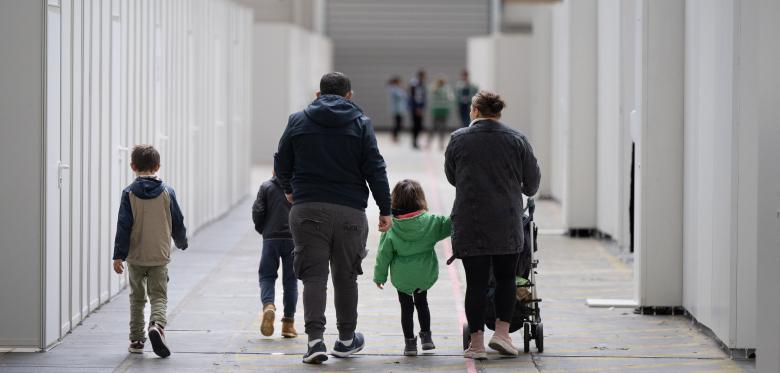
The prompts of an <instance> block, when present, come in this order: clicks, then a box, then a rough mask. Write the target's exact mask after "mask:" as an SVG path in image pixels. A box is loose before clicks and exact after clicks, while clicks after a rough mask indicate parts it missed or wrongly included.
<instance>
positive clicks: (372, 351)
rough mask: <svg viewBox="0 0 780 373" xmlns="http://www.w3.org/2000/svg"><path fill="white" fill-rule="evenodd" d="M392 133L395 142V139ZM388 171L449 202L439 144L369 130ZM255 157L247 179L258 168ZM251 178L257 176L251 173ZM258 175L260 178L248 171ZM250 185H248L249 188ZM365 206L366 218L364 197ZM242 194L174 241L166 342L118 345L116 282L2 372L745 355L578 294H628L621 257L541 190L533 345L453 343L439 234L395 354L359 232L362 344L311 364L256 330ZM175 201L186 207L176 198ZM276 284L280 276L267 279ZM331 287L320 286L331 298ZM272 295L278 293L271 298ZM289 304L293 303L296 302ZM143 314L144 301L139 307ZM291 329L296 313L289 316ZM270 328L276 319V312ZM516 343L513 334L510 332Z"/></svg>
mask: <svg viewBox="0 0 780 373" xmlns="http://www.w3.org/2000/svg"><path fill="white" fill-rule="evenodd" d="M404 145H405V144H404ZM381 148H382V151H383V153H384V154H385V158H386V160H387V163H388V165H389V172H390V182H391V183H395V182H396V181H398V180H400V179H402V178H414V179H417V180H419V181H421V182H422V183H423V186H424V188H425V191H426V194H427V197H428V200H429V205H430V208H431V210H432V211H433V212H439V213H448V212H449V209H450V206H451V205H452V201H453V199H454V189H453V188H452V187H450V186H449V184H447V182H446V179H445V178H444V175H443V171H442V165H443V156H442V154H441V153H440V152H438V151H422V152H413V151H411V150H408V148H407V147H405V146H399V145H395V144H392V143H391V142H389V141H388V140H387V139H386V138H384V137H382V138H381ZM269 174H270V171H269V168H268V167H264V168H258V169H257V170H256V175H255V180H257V181H259V180H261V179H264V178H265V176H266V175H269ZM256 184H257V183H256ZM257 185H259V184H257ZM253 193H254V191H253ZM369 205H370V206H369V209H368V211H367V213H368V216H369V222H370V224H371V225H372V226H374V225H375V224H376V215H377V209H376V207H375V206H373V202H370V203H369ZM250 206H251V200H250V199H247V200H245V201H244V202H242V203H241V204H240V205H239V206H237V207H236V208H235V209H234V210H233V211H232V212H230V213H229V214H228V215H227V216H225V217H224V218H223V219H222V220H219V221H217V222H215V223H213V224H211V225H209V226H207V227H206V228H204V229H202V230H201V231H199V232H197V233H196V234H195V236H194V237H193V238H192V239H191V242H190V249H189V250H187V251H186V252H176V253H175V256H174V258H173V261H172V264H171V265H170V277H171V282H170V285H169V291H170V294H169V316H168V318H169V324H168V328H167V329H166V334H167V336H168V341H169V344H170V345H171V348H172V351H173V355H172V356H171V357H170V358H168V359H159V358H157V357H156V355H154V353H152V352H151V348H150V346H149V345H147V352H146V353H144V354H143V355H134V354H133V355H131V354H128V353H127V352H126V348H127V343H128V342H127V332H128V330H127V323H128V299H127V292H123V293H121V294H120V295H119V296H117V297H116V298H115V299H114V300H112V301H111V302H110V303H108V304H106V305H104V306H103V307H102V308H100V309H99V310H98V311H96V312H95V313H93V314H92V315H91V316H89V317H88V318H87V319H86V320H85V321H84V322H83V324H82V325H81V326H79V327H78V328H77V329H76V330H75V331H74V332H73V333H72V334H71V335H69V336H67V337H66V338H65V339H64V340H63V341H62V343H61V344H59V345H57V346H56V347H54V348H52V349H51V350H50V351H48V352H45V353H6V354H2V355H0V371H1V372H108V371H118V372H146V371H149V372H152V371H155V372H167V371H178V372H185V371H186V372H189V371H214V372H223V371H268V372H274V371H286V372H294V371H328V372H330V371H356V372H366V371H376V372H401V371H464V370H466V371H471V372H475V371H484V372H488V371H489V372H526V371H528V372H539V371H542V372H623V371H632V372H633V371H636V372H741V371H747V372H752V371H754V370H755V368H754V363H753V362H752V361H747V362H744V361H733V360H731V359H729V358H728V356H727V355H726V354H724V353H723V352H722V351H721V350H720V349H719V348H718V346H717V344H716V343H715V342H714V341H713V340H711V339H710V338H708V337H707V336H705V335H703V334H702V333H700V332H699V331H698V330H697V329H696V328H695V327H694V326H693V325H692V324H691V322H690V321H689V320H688V319H687V318H685V317H682V316H640V315H635V314H634V313H633V312H632V310H630V309H592V308H588V307H586V306H585V299H586V298H626V299H628V298H631V297H632V292H633V282H632V276H633V273H632V270H631V268H630V267H629V266H627V265H625V264H624V263H623V262H622V261H620V260H618V259H617V258H616V257H614V256H613V255H612V254H610V253H609V252H608V251H607V250H606V248H605V246H604V245H602V244H601V243H600V242H599V241H596V240H590V239H570V238H567V237H563V236H560V235H556V234H555V233H556V232H558V231H559V230H560V229H561V228H562V227H563V224H562V223H561V217H560V211H559V208H558V206H557V205H555V204H554V203H552V202H542V203H540V204H539V209H538V211H537V222H538V224H539V225H540V229H541V230H542V232H546V233H547V234H544V235H542V236H540V238H539V247H540V250H539V252H538V255H537V256H538V259H540V261H541V265H540V268H539V275H538V283H539V291H540V295H541V297H542V298H543V299H544V301H543V303H542V318H543V320H544V326H545V352H544V353H542V354H539V353H536V352H535V350H533V348H532V351H533V352H532V353H531V354H523V355H521V356H520V357H518V358H511V359H507V358H499V357H498V356H497V355H491V356H490V359H489V360H487V361H484V362H477V363H474V362H472V361H470V360H465V359H463V357H462V349H461V334H460V325H461V324H460V323H461V322H462V321H463V320H464V319H465V317H464V313H463V294H464V291H465V278H464V275H463V273H462V266H461V265H460V262H455V263H454V264H453V265H451V266H446V265H445V264H444V262H445V260H446V258H447V257H448V256H449V251H450V248H449V241H444V242H442V243H441V244H440V245H439V246H438V248H437V250H438V252H439V258H440V262H441V269H440V275H439V282H438V283H437V284H436V286H435V287H434V288H433V289H432V290H431V291H430V292H429V302H430V306H431V312H432V316H433V325H432V331H433V335H434V340H435V342H436V345H437V347H438V349H437V350H435V352H434V353H432V354H426V355H424V356H418V357H404V356H402V354H401V351H402V348H403V337H402V334H401V327H400V314H399V306H398V304H397V298H396V296H395V292H394V290H393V289H392V288H390V289H385V290H383V291H382V290H378V289H376V287H375V286H374V285H373V283H372V282H371V279H372V272H373V263H374V254H375V252H376V250H375V248H376V247H377V242H378V238H379V234H378V233H377V232H375V231H373V232H372V233H371V235H370V236H369V241H368V245H367V246H368V248H369V249H370V250H371V252H370V254H369V257H368V258H367V259H366V261H365V262H364V265H363V268H364V271H365V275H364V276H362V277H361V278H360V280H359V281H360V291H361V293H360V294H361V298H360V304H359V307H358V310H359V313H360V318H359V324H358V330H359V331H362V332H363V333H364V334H365V336H366V341H367V342H366V348H365V350H363V352H361V353H360V354H358V355H356V356H354V357H353V358H350V359H342V360H339V359H335V358H331V359H330V360H329V361H328V362H327V363H326V364H324V365H323V366H307V365H303V364H302V363H301V362H300V359H301V354H302V353H303V351H304V349H305V337H299V338H296V339H282V338H281V337H279V336H278V330H277V335H276V336H274V337H272V338H265V337H262V336H261V335H260V333H259V320H258V311H259V307H260V305H259V299H258V294H259V291H258V287H257V263H258V260H259V248H260V246H261V238H260V237H259V236H258V235H257V234H256V233H255V232H254V231H253V228H252V224H251V221H250ZM185 213H186V211H185ZM277 287H278V290H277V297H279V294H280V293H281V284H280V283H279V284H277ZM331 299H332V298H331ZM278 303H281V302H278ZM300 307H301V306H300V304H299V315H300V314H301V313H300V311H301V308H300ZM147 314H148V311H147ZM327 318H328V320H329V329H328V333H327V334H326V342H327V344H328V346H329V347H330V346H332V343H333V342H334V341H335V338H336V335H335V315H334V313H333V310H332V306H330V305H329V309H328V314H327ZM296 324H297V328H298V330H299V331H302V330H303V320H302V319H301V318H298V319H297V320H296ZM277 328H278V325H277ZM514 338H515V344H517V345H522V335H521V334H520V333H516V334H515V335H514Z"/></svg>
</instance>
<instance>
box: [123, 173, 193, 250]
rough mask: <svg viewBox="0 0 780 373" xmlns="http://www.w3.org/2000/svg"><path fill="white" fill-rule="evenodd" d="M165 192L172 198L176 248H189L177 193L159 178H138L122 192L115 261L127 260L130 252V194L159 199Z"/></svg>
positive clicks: (131, 218) (131, 214) (131, 215)
mask: <svg viewBox="0 0 780 373" xmlns="http://www.w3.org/2000/svg"><path fill="white" fill-rule="evenodd" d="M163 191H167V192H168V195H169V196H170V200H171V202H170V209H171V223H172V224H171V225H172V227H171V237H173V242H174V244H176V247H178V248H180V249H182V250H185V249H186V248H187V245H188V244H187V228H186V227H185V226H184V216H183V215H182V213H181V209H180V208H179V203H178V202H177V201H176V192H174V190H173V188H172V187H171V186H170V185H167V184H165V183H163V181H162V180H160V179H158V178H157V177H137V178H136V179H135V181H133V183H132V184H130V186H128V187H127V188H125V190H123V191H122V202H121V204H120V205H119V218H118V220H117V226H116V239H115V241H114V259H120V260H125V259H127V255H128V253H129V251H130V234H131V233H132V230H133V211H132V207H131V206H130V193H133V195H134V196H136V197H138V198H140V199H153V198H157V197H158V196H159V195H160V194H162V192H163Z"/></svg>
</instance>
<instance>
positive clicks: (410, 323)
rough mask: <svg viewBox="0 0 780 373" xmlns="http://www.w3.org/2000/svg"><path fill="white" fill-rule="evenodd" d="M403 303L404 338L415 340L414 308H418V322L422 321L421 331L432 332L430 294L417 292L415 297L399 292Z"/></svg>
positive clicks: (402, 324) (399, 299)
mask: <svg viewBox="0 0 780 373" xmlns="http://www.w3.org/2000/svg"><path fill="white" fill-rule="evenodd" d="M398 301H399V302H400V303H401V327H402V328H403V330H404V338H406V339H411V338H414V308H415V307H417V320H418V321H420V331H421V332H430V331H431V311H430V310H429V309H428V292H427V291H421V292H415V293H414V295H409V294H406V293H402V292H400V291H399V292H398Z"/></svg>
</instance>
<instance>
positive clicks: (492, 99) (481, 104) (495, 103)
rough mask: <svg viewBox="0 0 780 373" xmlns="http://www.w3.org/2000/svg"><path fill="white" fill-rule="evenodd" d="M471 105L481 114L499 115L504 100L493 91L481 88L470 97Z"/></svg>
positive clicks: (487, 115) (503, 105) (502, 108)
mask: <svg viewBox="0 0 780 373" xmlns="http://www.w3.org/2000/svg"><path fill="white" fill-rule="evenodd" d="M471 105H473V106H474V107H475V108H476V109H477V110H479V113H480V114H481V115H482V116H485V117H500V116H501V110H504V108H505V107H506V102H504V100H503V99H502V98H501V96H499V95H498V94H497V93H495V92H491V91H486V90H481V91H479V92H477V94H476V95H474V97H473V98H472V99H471Z"/></svg>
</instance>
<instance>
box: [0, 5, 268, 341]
mask: <svg viewBox="0 0 780 373" xmlns="http://www.w3.org/2000/svg"><path fill="white" fill-rule="evenodd" d="M30 3H33V2H30ZM5 6H10V5H8V4H4V7H5ZM18 7H19V8H21V6H18ZM5 10H10V11H14V10H16V9H5V8H3V13H5V14H7V13H6V12H5ZM42 14H46V17H45V19H44V20H43V22H42V23H41V24H40V25H37V27H40V28H41V29H42V30H47V32H48V33H47V34H46V35H45V38H44V39H43V40H41V45H45V49H44V50H45V56H46V60H45V64H44V67H45V72H46V79H45V84H44V87H43V97H44V99H45V103H46V105H45V106H42V107H40V108H39V109H40V110H43V112H44V118H45V121H39V122H37V123H35V125H37V126H39V130H38V133H39V134H40V135H41V136H43V144H45V146H44V147H43V149H42V152H43V154H45V161H43V162H41V163H40V167H41V169H43V170H45V177H44V178H43V179H44V180H43V183H42V184H43V185H45V187H44V189H45V190H44V192H43V193H44V195H45V208H42V209H40V210H39V211H38V212H37V213H38V214H39V216H40V219H43V221H44V222H45V224H44V227H43V229H42V230H41V231H40V232H45V234H44V236H45V242H44V243H43V244H42V245H36V244H35V240H25V241H20V243H19V244H23V245H25V246H26V247H25V248H24V249H25V250H29V251H33V252H34V251H39V252H41V253H42V256H43V257H42V258H41V260H40V261H39V262H34V261H33V262H31V261H27V260H24V258H23V257H14V256H11V255H8V254H7V253H6V251H5V250H3V253H2V254H0V255H3V257H2V260H0V261H2V262H3V263H4V264H7V265H12V267H11V269H9V270H6V268H5V267H3V273H2V276H3V277H2V280H3V282H4V283H8V282H11V281H14V282H16V281H18V279H21V277H19V274H20V273H27V274H35V276H37V277H39V278H40V279H42V285H41V286H37V287H35V290H36V291H29V290H30V289H26V290H25V291H24V292H21V291H22V289H15V288H13V289H8V288H7V287H6V289H4V293H3V299H20V302H21V301H22V299H26V298H37V299H39V301H38V307H30V308H26V309H24V310H14V309H6V308H5V306H3V309H2V314H3V318H4V319H5V322H3V323H2V324H0V335H2V336H3V339H2V340H0V344H2V345H4V346H14V347H33V348H36V347H37V348H45V347H46V346H49V345H51V344H52V343H54V342H56V341H57V340H58V339H60V338H62V337H63V336H64V335H65V334H66V333H67V332H68V331H70V330H71V329H72V328H74V327H75V326H76V325H78V323H79V322H80V321H81V320H82V319H83V318H84V317H86V316H87V315H88V314H89V313H90V312H92V311H94V310H95V309H96V308H98V307H99V306H100V305H101V304H102V303H105V302H107V301H108V300H109V299H110V298H111V297H112V296H113V295H115V294H117V293H118V292H119V291H120V289H121V288H122V287H123V286H124V285H125V282H126V280H125V278H124V277H122V276H117V275H115V274H114V273H113V272H112V270H111V258H112V254H113V241H114V232H115V225H116V216H117V209H118V205H119V201H120V193H121V191H122V188H124V187H125V186H126V185H128V184H129V183H130V182H132V180H133V178H134V176H133V174H132V172H131V170H130V168H129V152H130V150H131V148H132V146H133V145H135V144H139V143H148V144H153V145H154V146H155V147H156V148H157V149H159V151H160V153H161V157H162V167H161V169H160V173H159V175H160V176H161V177H162V178H163V180H165V181H166V182H167V183H169V184H171V185H172V186H173V187H174V188H175V189H176V192H177V197H178V199H179V203H180V204H181V207H182V211H183V212H184V215H185V219H186V221H185V223H186V225H187V227H188V230H189V231H188V232H189V233H190V235H191V234H192V232H194V231H196V230H197V229H198V228H199V227H201V226H203V225H204V224H205V223H207V222H209V221H211V220H213V219H215V218H217V217H219V216H220V215H221V214H223V213H225V212H227V211H228V210H229V209H230V208H231V207H232V206H233V205H234V204H235V203H236V202H238V201H239V200H240V199H241V198H242V197H244V196H245V195H246V194H247V192H248V187H249V179H248V175H249V168H250V152H249V145H250V144H249V133H250V132H249V131H250V128H249V126H250V123H251V118H252V111H251V106H250V105H251V103H252V101H251V100H252V90H251V71H252V65H251V63H252V57H253V56H252V53H251V50H252V43H251V41H252V37H253V35H252V20H253V15H252V12H251V11H249V10H246V9H245V8H243V7H240V6H237V5H235V4H234V3H232V2H230V1H226V0H193V1H183V0H178V1H166V2H159V1H152V0H139V1H134V0H113V1H110V0H49V1H48V3H47V5H46V9H45V12H42ZM6 38H8V37H6ZM27 40H28V42H29V40H34V39H33V38H30V37H29V36H28V39H27ZM39 74H40V72H39ZM25 84H27V83H25ZM4 88H5V87H4ZM4 97H5V96H4ZM4 133H5V132H4ZM31 140H33V139H30V138H21V137H13V136H11V137H8V136H4V137H3V145H5V144H6V143H7V142H22V143H23V142H25V141H27V142H30V141H31ZM6 159H7V158H6ZM24 164H25V165H27V166H28V167H29V165H30V164H32V163H30V161H28V160H25V162H24ZM4 171H6V170H4ZM10 173H14V174H16V172H13V171H10V172H9V174H10ZM22 176H23V175H22ZM29 182H30V183H35V180H32V179H31V180H29ZM13 211H14V210H13V209H9V208H7V206H3V213H2V214H3V215H4V216H5V215H8V214H13ZM4 219H5V218H4ZM42 234H43V233H42ZM6 255H8V256H7V257H6ZM17 290H18V291H19V293H15V294H6V292H10V291H17ZM6 303H9V302H6ZM34 303H35V302H32V303H30V304H31V305H33V304H34ZM36 309H41V310H42V311H41V317H37V316H36V314H37V313H36V312H35V311H34V310H36ZM32 318H35V319H37V320H36V322H35V323H34V324H40V327H39V328H33V330H39V331H40V333H37V334H38V336H37V337H36V338H32V339H30V338H14V335H15V333H17V332H18V331H17V329H15V328H14V326H13V325H11V324H12V323H18V324H19V325H26V324H27V323H29V322H30V319H32Z"/></svg>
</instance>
